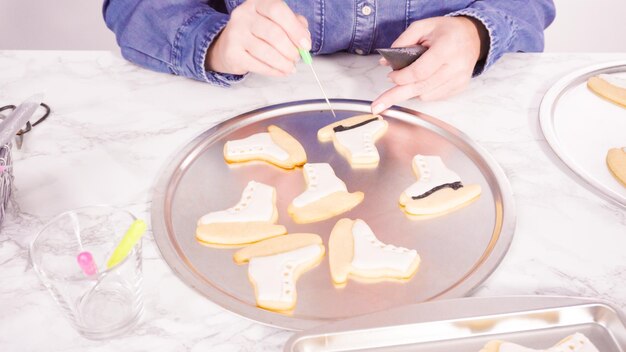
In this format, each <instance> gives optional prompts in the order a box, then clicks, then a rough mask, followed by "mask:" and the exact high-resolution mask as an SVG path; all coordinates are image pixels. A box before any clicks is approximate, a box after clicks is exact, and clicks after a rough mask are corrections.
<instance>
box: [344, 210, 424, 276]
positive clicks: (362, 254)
mask: <svg viewBox="0 0 626 352" xmlns="http://www.w3.org/2000/svg"><path fill="white" fill-rule="evenodd" d="M352 236H353V238H354V257H353V259H352V266H353V267H354V268H357V269H361V270H378V269H391V270H395V271H399V272H406V271H407V270H409V268H410V267H411V264H412V263H413V261H414V260H415V257H416V256H417V252H416V251H415V250H408V249H406V248H402V247H396V246H392V245H390V244H384V243H382V242H380V241H379V240H378V238H376V236H375V235H374V232H372V229H371V228H370V227H369V226H368V225H367V224H366V223H365V221H363V220H361V219H357V220H356V221H355V222H354V225H352Z"/></svg>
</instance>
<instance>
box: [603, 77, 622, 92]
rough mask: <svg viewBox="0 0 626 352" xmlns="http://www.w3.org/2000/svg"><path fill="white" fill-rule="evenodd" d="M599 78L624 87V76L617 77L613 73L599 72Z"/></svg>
mask: <svg viewBox="0 0 626 352" xmlns="http://www.w3.org/2000/svg"><path fill="white" fill-rule="evenodd" d="M600 78H601V79H603V80H605V81H607V82H609V83H610V84H612V85H614V86H616V87H620V88H623V89H626V78H622V77H617V76H613V75H607V74H601V75H600Z"/></svg>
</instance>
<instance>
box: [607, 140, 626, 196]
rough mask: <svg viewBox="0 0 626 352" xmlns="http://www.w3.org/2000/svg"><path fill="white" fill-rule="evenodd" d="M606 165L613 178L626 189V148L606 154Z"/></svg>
mask: <svg viewBox="0 0 626 352" xmlns="http://www.w3.org/2000/svg"><path fill="white" fill-rule="evenodd" d="M606 164H607V166H608V167H609V170H610V171H611V174H612V175H613V177H615V178H616V179H617V180H618V181H619V182H620V183H621V184H622V186H624V187H626V147H623V148H613V149H610V150H609V152H608V153H607V154H606Z"/></svg>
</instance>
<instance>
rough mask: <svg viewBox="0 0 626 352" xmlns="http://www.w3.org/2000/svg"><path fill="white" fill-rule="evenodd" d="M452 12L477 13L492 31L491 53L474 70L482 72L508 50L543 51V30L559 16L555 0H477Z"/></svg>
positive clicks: (489, 30) (475, 14) (466, 14)
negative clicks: (556, 15) (556, 12)
mask: <svg viewBox="0 0 626 352" xmlns="http://www.w3.org/2000/svg"><path fill="white" fill-rule="evenodd" d="M448 16H468V17H473V18H475V19H477V20H479V21H480V22H482V24H483V25H484V26H485V28H486V29H487V32H488V33H489V39H490V43H489V53H488V54H487V58H486V59H485V60H484V61H483V62H480V63H479V64H478V65H477V66H476V69H475V70H474V74H475V75H478V74H481V73H482V72H483V71H484V70H485V69H487V68H488V67H489V66H491V65H493V64H494V63H495V62H496V61H497V60H498V59H499V58H500V57H502V55H503V54H504V53H507V52H541V51H543V46H544V37H543V30H544V29H545V28H546V27H548V25H550V23H552V21H553V20H554V16H555V9H554V3H553V1H552V0H524V1H522V0H477V1H474V2H473V3H472V4H471V5H470V6H468V7H467V8H465V9H462V10H460V11H455V12H453V13H450V14H448Z"/></svg>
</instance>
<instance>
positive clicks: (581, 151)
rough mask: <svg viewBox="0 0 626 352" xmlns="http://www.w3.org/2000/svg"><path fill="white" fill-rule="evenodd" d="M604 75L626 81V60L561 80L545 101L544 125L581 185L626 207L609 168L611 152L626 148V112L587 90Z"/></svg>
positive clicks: (623, 190)
mask: <svg viewBox="0 0 626 352" xmlns="http://www.w3.org/2000/svg"><path fill="white" fill-rule="evenodd" d="M603 73H604V74H615V75H618V76H621V77H624V78H626V61H619V62H611V63H604V64H600V65H595V66H591V67H586V68H583V69H581V70H577V71H575V72H572V73H570V74H568V75H567V76H565V77H563V78H561V79H560V80H559V81H558V82H556V83H555V84H554V85H553V86H552V87H551V88H550V89H549V90H548V92H547V93H546V94H545V96H544V98H543V100H542V101H541V107H540V109H539V120H540V123H541V130H542V131H543V134H544V136H545V138H546V140H547V141H548V144H549V145H550V147H551V148H552V150H553V151H554V153H555V154H556V155H557V157H558V158H559V159H560V160H561V161H562V162H563V163H564V164H565V166H566V167H567V168H569V170H571V171H572V172H573V173H574V174H575V175H576V176H577V180H578V181H581V182H582V184H583V185H584V186H586V187H587V188H589V189H591V190H592V191H593V192H594V193H596V194H598V195H600V196H601V197H604V198H605V199H608V200H610V201H612V202H614V203H616V204H618V205H621V206H622V207H626V187H624V186H623V185H621V184H620V183H619V182H618V181H617V180H616V179H615V178H614V177H613V175H611V173H610V171H609V169H608V167H607V165H606V154H607V152H608V151H609V149H611V148H621V147H625V146H626V109H625V108H623V107H621V106H618V105H617V104H614V103H612V102H610V101H608V100H605V99H603V98H601V97H599V96H597V95H596V94H595V93H593V92H592V91H591V90H590V89H589V88H587V86H586V83H587V80H588V79H589V78H590V77H592V76H595V75H599V74H603Z"/></svg>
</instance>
